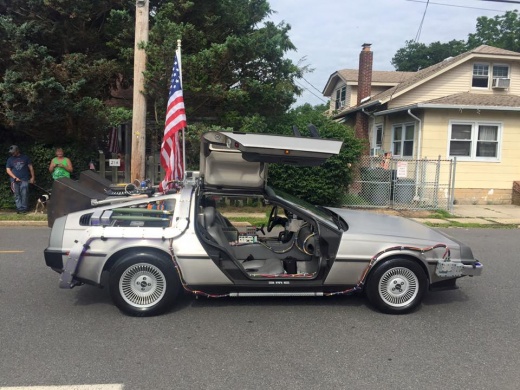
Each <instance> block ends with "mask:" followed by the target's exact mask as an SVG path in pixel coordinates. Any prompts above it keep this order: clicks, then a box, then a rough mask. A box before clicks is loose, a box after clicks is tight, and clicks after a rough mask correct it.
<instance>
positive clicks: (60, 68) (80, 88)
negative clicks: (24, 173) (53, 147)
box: [0, 0, 133, 142]
mask: <svg viewBox="0 0 520 390" xmlns="http://www.w3.org/2000/svg"><path fill="white" fill-rule="evenodd" d="M132 3H133V2H131V1H129V0H110V1H106V0H91V1H75V0H46V1H38V0H13V1H9V2H7V1H4V2H1V3H0V15H2V16H0V47H1V48H0V58H1V59H0V93H1V96H2V100H1V103H0V130H1V129H3V130H4V133H6V134H8V133H9V134H13V133H14V135H15V136H16V135H17V134H18V135H22V136H25V137H28V138H30V139H33V140H41V141H45V142H56V141H59V142H64V141H66V140H68V139H77V140H81V141H86V140H92V139H93V137H95V136H96V135H98V133H99V131H101V130H102V129H103V128H104V127H105V126H106V125H107V124H108V120H109V119H108V118H109V113H110V109H109V108H108V107H107V106H106V105H105V104H104V102H105V101H106V100H107V99H108V98H109V97H110V96H111V95H110V92H111V90H112V89H113V88H114V87H115V86H116V84H117V83H118V82H121V80H123V79H125V76H126V75H127V74H128V73H129V70H130V68H129V67H128V65H127V64H125V63H124V62H123V61H120V60H119V50H116V49H114V47H113V46H112V47H111V46H110V45H109V42H110V40H111V38H112V35H111V34H110V31H114V30H117V31H125V26H124V25H119V26H116V25H114V22H116V23H117V22H121V21H120V20H117V19H111V18H110V16H111V13H112V12H113V11H115V10H117V9H122V8H127V7H129V6H130V5H131V4H132Z"/></svg>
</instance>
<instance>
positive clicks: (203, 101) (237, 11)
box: [146, 0, 302, 129]
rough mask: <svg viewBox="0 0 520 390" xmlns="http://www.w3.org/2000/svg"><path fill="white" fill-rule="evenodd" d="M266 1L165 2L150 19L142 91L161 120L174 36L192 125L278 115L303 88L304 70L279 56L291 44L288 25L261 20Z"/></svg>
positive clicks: (228, 124)
mask: <svg viewBox="0 0 520 390" xmlns="http://www.w3.org/2000/svg"><path fill="white" fill-rule="evenodd" d="M271 12H272V11H271V9H270V8H269V4H268V2H267V1H266V0H234V1H228V0H213V1H206V0H192V1H186V0H182V1H177V2H175V3H164V4H162V6H161V7H160V8H158V9H157V12H156V14H155V15H154V17H153V20H152V21H151V25H152V27H151V29H150V43H149V45H148V46H147V53H148V60H149V61H148V71H147V78H146V79H147V86H146V92H147V94H148V96H149V98H150V99H151V100H152V102H153V104H152V106H154V107H156V108H157V112H158V113H159V114H158V115H157V118H158V120H159V123H161V120H162V119H163V118H164V108H165V107H166V101H165V99H166V97H167V96H166V90H167V86H168V81H169V77H170V70H171V66H172V63H173V53H174V52H175V47H176V44H177V39H182V67H183V90H184V100H185V103H186V110H187V117H188V121H189V122H190V121H191V122H194V121H195V122H197V121H203V122H209V123H211V124H214V125H220V126H224V127H233V128H235V129H238V128H240V127H241V125H242V123H244V120H246V118H247V117H249V116H254V115H260V116H271V117H272V116H278V115H281V114H283V113H284V112H286V111H287V110H288V109H289V107H290V105H291V104H292V103H293V102H294V101H295V99H294V95H295V94H299V93H300V92H301V91H300V89H299V88H298V87H297V86H296V85H295V81H294V80H295V79H296V78H298V77H300V76H301V72H302V70H301V69H300V68H298V67H297V66H296V65H295V64H293V63H292V61H291V60H289V59H286V58H284V55H285V54H286V52H287V51H289V50H294V49H295V47H294V45H293V44H292V42H291V41H290V39H289V36H288V33H289V30H290V26H289V25H286V24H284V23H281V24H279V25H274V24H273V23H272V22H264V20H265V19H266V18H267V17H268V16H269V15H270V14H271Z"/></svg>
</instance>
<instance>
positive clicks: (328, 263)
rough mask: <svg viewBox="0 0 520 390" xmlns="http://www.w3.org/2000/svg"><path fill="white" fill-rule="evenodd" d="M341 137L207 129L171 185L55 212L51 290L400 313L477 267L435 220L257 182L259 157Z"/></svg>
mask: <svg viewBox="0 0 520 390" xmlns="http://www.w3.org/2000/svg"><path fill="white" fill-rule="evenodd" d="M341 146H342V143H341V142H340V141H336V140H329V139H322V138H306V137H291V136H275V135H267V134H244V133H232V132H209V133H206V134H204V135H203V136H202V139H201V153H200V161H201V164H200V171H199V172H193V173H190V175H189V176H191V177H190V178H189V179H188V180H187V181H186V182H185V183H184V185H183V186H182V187H181V188H179V190H178V191H177V192H176V193H171V194H166V195H157V194H154V195H151V196H146V195H145V196H129V197H115V198H114V201H110V197H108V198H106V199H105V201H98V202H97V203H96V202H95V201H94V200H92V204H97V206H93V207H90V208H84V209H82V210H79V211H73V212H70V213H67V214H66V215H63V216H60V217H57V218H56V219H55V220H54V221H53V224H52V231H51V235H50V240H49V246H48V247H47V248H46V249H45V251H44V257H45V262H46V264H47V266H48V267H50V268H51V269H53V270H54V271H57V272H58V273H59V274H60V278H59V286H60V287H61V288H66V289H69V288H72V287H75V286H80V285H83V284H90V285H95V286H103V285H104V284H108V288H109V291H110V295H111V297H112V299H113V302H114V304H115V305H116V306H117V307H118V308H119V309H120V310H121V311H122V312H124V313H126V314H128V315H133V316H151V315H157V314H159V313H162V312H164V311H166V310H168V309H169V308H170V307H171V306H172V305H173V304H175V302H176V301H177V300H179V298H180V294H181V293H182V292H183V291H185V292H189V293H193V294H196V295H199V296H204V297H209V298H222V297H256V296H269V297H275V296H277V297H292V296H334V295H343V294H350V293H356V292H364V293H365V295H366V297H367V299H368V301H369V303H370V304H371V305H372V306H373V307H375V308H377V309H378V310H380V311H382V312H385V313H406V312H410V311H412V310H413V309H415V308H416V307H417V306H418V305H420V303H421V300H422V299H423V297H424V294H425V293H426V291H427V290H432V289H435V288H443V289H446V288H455V287H456V284H455V281H456V279H458V278H460V277H463V276H466V275H469V276H476V275H480V274H481V272H482V264H481V263H480V262H479V261H478V260H476V259H475V258H474V257H473V254H472V251H471V249H470V248H469V247H468V246H466V245H464V244H463V243H460V242H458V241H457V240H455V239H453V238H451V237H449V236H447V235H445V234H443V233H441V232H439V231H437V230H435V229H432V228H429V227H426V226H424V225H422V224H420V223H417V222H415V221H412V220H409V219H406V218H402V217H395V216H388V215H380V214H375V213H371V212H364V211H358V210H351V209H344V208H332V207H317V206H314V205H311V204H309V203H307V202H305V201H303V200H300V199H297V198H296V197H294V196H291V195H289V194H287V193H284V192H282V191H278V190H276V189H274V188H270V187H269V186H267V185H266V182H267V180H266V179H267V166H268V164H269V163H282V164H292V165H299V166H310V165H319V164H321V163H323V162H324V161H326V160H327V159H328V158H329V157H331V156H333V155H336V154H338V153H339V151H340V148H341ZM230 205H233V206H234V210H237V209H238V210H240V207H244V205H249V206H248V207H247V210H249V212H251V210H253V211H252V212H255V210H256V209H255V207H254V206H251V205H256V207H258V208H259V209H260V210H263V211H264V215H265V218H266V224H265V225H266V226H259V227H256V226H251V225H250V223H249V222H248V221H243V222H236V221H235V222H230V219H229V217H230V215H229V212H227V211H229V210H230V207H231V206H230ZM266 208H267V212H266V211H265V210H266ZM256 215H258V214H256ZM267 215H269V216H268V218H267ZM246 219H247V218H246ZM250 220H251V219H249V221H250ZM105 273H108V276H107V277H103V278H102V275H103V274H105Z"/></svg>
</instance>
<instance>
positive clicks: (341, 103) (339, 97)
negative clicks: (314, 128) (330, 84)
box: [335, 86, 347, 110]
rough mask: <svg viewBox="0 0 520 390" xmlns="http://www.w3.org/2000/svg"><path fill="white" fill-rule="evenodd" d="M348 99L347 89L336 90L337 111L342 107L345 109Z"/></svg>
mask: <svg viewBox="0 0 520 390" xmlns="http://www.w3.org/2000/svg"><path fill="white" fill-rule="evenodd" d="M346 98H347V87H346V86H343V87H341V88H339V89H337V90H336V105H335V109H336V110H338V109H340V108H341V107H345V102H346Z"/></svg>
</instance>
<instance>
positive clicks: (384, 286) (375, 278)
mask: <svg viewBox="0 0 520 390" xmlns="http://www.w3.org/2000/svg"><path fill="white" fill-rule="evenodd" d="M427 284H428V279H427V277H426V274H425V273H424V270H423V269H422V267H421V266H420V265H419V264H417V263H416V262H415V261H412V260H409V259H391V260H388V261H385V262H383V263H381V264H380V265H378V266H377V267H376V268H375V269H374V270H373V272H372V273H371V274H370V276H369V279H368V281H367V284H366V295H367V298H368V300H369V301H370V303H371V304H372V305H374V306H375V307H376V308H377V309H379V310H380V311H382V312H384V313H390V314H400V313H407V312H409V311H411V310H413V309H415V308H416V307H417V306H418V305H419V304H420V303H421V301H422V299H423V296H424V293H425V291H426V286H427Z"/></svg>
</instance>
